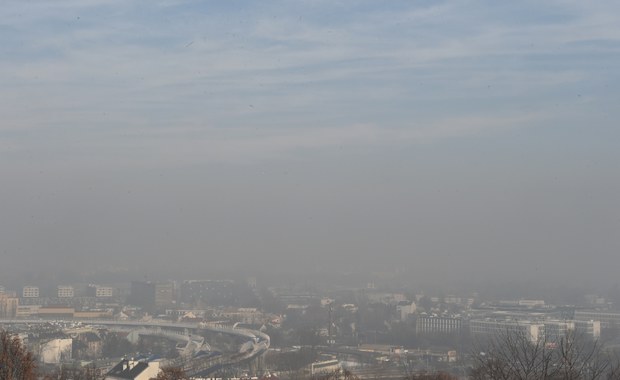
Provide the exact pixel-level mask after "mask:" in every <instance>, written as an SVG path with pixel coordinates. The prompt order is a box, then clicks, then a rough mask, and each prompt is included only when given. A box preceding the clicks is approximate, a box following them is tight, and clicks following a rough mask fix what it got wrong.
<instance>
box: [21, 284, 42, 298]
mask: <svg viewBox="0 0 620 380" xmlns="http://www.w3.org/2000/svg"><path fill="white" fill-rule="evenodd" d="M22 297H23V298H38V297H39V287H38V286H24V288H23V290H22Z"/></svg>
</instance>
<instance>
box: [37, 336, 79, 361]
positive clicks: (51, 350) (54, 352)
mask: <svg viewBox="0 0 620 380" xmlns="http://www.w3.org/2000/svg"><path fill="white" fill-rule="evenodd" d="M72 347H73V339H71V338H68V339H52V340H50V341H49V342H46V343H45V344H42V345H41V351H40V352H39V354H40V355H39V357H40V359H41V361H42V362H43V363H46V364H58V363H60V362H63V361H67V360H71V353H72V350H73V348H72Z"/></svg>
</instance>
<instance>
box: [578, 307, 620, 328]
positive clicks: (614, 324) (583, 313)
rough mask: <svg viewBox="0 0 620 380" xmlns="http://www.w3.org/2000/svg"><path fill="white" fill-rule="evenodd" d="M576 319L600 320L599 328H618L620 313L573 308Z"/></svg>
mask: <svg viewBox="0 0 620 380" xmlns="http://www.w3.org/2000/svg"><path fill="white" fill-rule="evenodd" d="M574 318H575V320H576V321H600V322H601V328H603V329H609V328H620V313H618V312H610V311H599V310H575V317H574Z"/></svg>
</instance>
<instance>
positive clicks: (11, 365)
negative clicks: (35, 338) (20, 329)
mask: <svg viewBox="0 0 620 380" xmlns="http://www.w3.org/2000/svg"><path fill="white" fill-rule="evenodd" d="M0 379H2V380H34V379H36V365H35V360H34V356H33V355H32V353H30V352H29V351H28V350H26V348H25V347H24V346H23V344H22V341H21V339H19V337H17V336H15V335H10V334H9V333H8V332H6V331H1V332H0Z"/></svg>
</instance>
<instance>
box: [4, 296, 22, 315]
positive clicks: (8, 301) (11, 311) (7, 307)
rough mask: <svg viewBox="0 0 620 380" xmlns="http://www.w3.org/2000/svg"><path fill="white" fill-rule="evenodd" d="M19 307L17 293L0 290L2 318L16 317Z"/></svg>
mask: <svg viewBox="0 0 620 380" xmlns="http://www.w3.org/2000/svg"><path fill="white" fill-rule="evenodd" d="M18 307H19V298H17V297H16V295H15V294H11V293H6V292H0V318H14V317H15V316H16V314H17V308H18Z"/></svg>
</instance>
